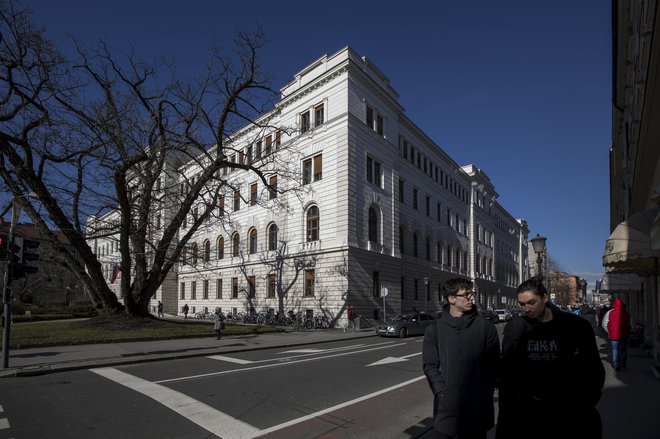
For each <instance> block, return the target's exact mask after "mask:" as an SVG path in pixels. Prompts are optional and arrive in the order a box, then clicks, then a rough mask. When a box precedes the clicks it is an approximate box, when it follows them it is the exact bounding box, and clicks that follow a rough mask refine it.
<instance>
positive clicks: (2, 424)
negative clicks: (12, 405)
mask: <svg viewBox="0 0 660 439" xmlns="http://www.w3.org/2000/svg"><path fill="white" fill-rule="evenodd" d="M9 427H10V425H9V419H6V418H0V430H6V429H8V428H9Z"/></svg>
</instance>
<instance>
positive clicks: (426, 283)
mask: <svg viewBox="0 0 660 439" xmlns="http://www.w3.org/2000/svg"><path fill="white" fill-rule="evenodd" d="M429 293H430V292H429V278H428V277H424V312H426V304H427V302H428V301H429V295H430V294H429Z"/></svg>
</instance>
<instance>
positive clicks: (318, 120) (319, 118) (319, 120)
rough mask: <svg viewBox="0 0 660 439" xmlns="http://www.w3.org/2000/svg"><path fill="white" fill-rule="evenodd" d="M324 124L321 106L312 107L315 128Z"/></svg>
mask: <svg viewBox="0 0 660 439" xmlns="http://www.w3.org/2000/svg"><path fill="white" fill-rule="evenodd" d="M323 122H325V119H324V109H323V104H320V105H317V106H316V107H314V126H315V127H317V126H319V125H322V124H323Z"/></svg>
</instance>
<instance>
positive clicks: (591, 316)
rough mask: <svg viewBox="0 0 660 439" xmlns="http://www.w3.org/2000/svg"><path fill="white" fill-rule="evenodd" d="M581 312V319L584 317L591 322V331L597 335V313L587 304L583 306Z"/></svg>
mask: <svg viewBox="0 0 660 439" xmlns="http://www.w3.org/2000/svg"><path fill="white" fill-rule="evenodd" d="M580 310H581V313H580V317H582V318H583V319H585V320H586V321H587V322H589V325H591V329H593V330H594V333H595V332H596V329H597V325H596V311H595V310H594V309H593V308H592V307H590V306H589V305H587V304H586V303H584V304H582V306H581V307H580Z"/></svg>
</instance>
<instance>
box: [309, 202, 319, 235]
mask: <svg viewBox="0 0 660 439" xmlns="http://www.w3.org/2000/svg"><path fill="white" fill-rule="evenodd" d="M318 240H319V208H318V207H316V206H312V207H310V208H309V210H308V211H307V242H311V241H318Z"/></svg>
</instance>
